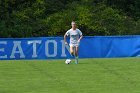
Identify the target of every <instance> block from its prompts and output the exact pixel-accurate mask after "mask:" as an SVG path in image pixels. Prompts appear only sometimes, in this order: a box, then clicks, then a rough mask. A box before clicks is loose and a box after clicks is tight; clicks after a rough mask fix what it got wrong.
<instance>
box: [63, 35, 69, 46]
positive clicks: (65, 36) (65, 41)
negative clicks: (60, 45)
mask: <svg viewBox="0 0 140 93" xmlns="http://www.w3.org/2000/svg"><path fill="white" fill-rule="evenodd" d="M66 38H67V34H66V33H65V34H64V43H65V44H66V45H67V44H68V43H67V39H66Z"/></svg>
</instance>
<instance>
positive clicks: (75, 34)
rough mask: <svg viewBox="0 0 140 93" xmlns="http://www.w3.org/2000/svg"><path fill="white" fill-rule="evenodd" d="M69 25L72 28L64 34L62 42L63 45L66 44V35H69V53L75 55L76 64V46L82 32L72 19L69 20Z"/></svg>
mask: <svg viewBox="0 0 140 93" xmlns="http://www.w3.org/2000/svg"><path fill="white" fill-rule="evenodd" d="M71 26H72V28H71V29H70V30H68V31H67V32H66V33H65V35H64V42H65V45H68V43H67V41H66V37H67V36H70V44H69V45H70V54H71V55H72V56H74V57H75V63H76V64H78V48H79V45H80V41H81V39H82V37H83V35H82V32H81V31H80V30H79V29H78V28H77V26H76V23H75V22H74V21H72V22H71Z"/></svg>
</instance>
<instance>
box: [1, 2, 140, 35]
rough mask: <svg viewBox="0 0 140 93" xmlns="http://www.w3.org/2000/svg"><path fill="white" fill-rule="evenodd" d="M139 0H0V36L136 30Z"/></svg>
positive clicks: (139, 26) (139, 17)
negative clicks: (74, 24) (73, 28)
mask: <svg viewBox="0 0 140 93" xmlns="http://www.w3.org/2000/svg"><path fill="white" fill-rule="evenodd" d="M139 11H140V0H0V20H1V21H0V37H39V36H62V35H63V34H64V33H65V32H66V31H67V30H68V29H70V27H71V26H70V23H71V21H72V20H74V21H76V22H77V24H78V28H79V29H80V30H81V31H82V32H83V33H84V35H103V36H104V35H138V34H140V31H139V30H140V12H139Z"/></svg>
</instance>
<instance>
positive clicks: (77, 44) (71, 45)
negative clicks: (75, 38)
mask: <svg viewBox="0 0 140 93" xmlns="http://www.w3.org/2000/svg"><path fill="white" fill-rule="evenodd" d="M69 45H70V47H79V45H80V44H79V43H76V44H72V43H70V44H69Z"/></svg>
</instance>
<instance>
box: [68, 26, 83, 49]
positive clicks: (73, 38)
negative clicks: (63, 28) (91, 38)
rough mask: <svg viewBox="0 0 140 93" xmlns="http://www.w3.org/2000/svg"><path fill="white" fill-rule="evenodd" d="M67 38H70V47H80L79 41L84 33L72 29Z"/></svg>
mask: <svg viewBox="0 0 140 93" xmlns="http://www.w3.org/2000/svg"><path fill="white" fill-rule="evenodd" d="M66 35H67V36H70V45H72V46H78V45H79V44H78V40H79V38H80V36H82V32H81V31H80V30H79V29H76V30H73V29H70V30H68V31H67V32H66Z"/></svg>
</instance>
